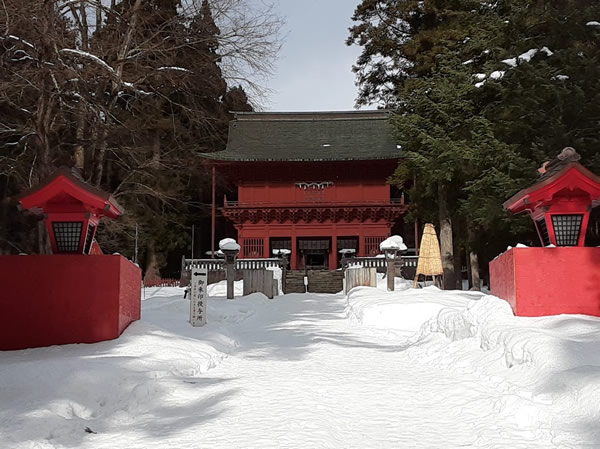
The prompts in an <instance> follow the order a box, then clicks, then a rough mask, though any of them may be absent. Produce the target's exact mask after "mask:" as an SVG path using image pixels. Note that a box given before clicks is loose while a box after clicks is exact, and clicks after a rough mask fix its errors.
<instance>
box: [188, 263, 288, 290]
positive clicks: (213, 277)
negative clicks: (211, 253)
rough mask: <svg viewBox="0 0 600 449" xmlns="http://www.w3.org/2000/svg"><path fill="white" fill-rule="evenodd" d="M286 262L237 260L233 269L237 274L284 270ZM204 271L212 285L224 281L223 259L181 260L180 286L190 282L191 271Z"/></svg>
mask: <svg viewBox="0 0 600 449" xmlns="http://www.w3.org/2000/svg"><path fill="white" fill-rule="evenodd" d="M285 266H286V260H285V259H284V258H277V257H272V258H265V259H237V260H236V261H235V269H236V271H238V272H241V271H244V270H265V269H267V268H271V267H278V268H281V269H282V270H283V269H285ZM193 268H195V269H206V270H207V271H208V273H209V276H208V282H209V283H211V284H212V283H213V282H217V281H218V280H222V279H225V278H224V277H223V276H224V273H225V260H224V259H186V258H185V257H183V258H182V260H181V281H180V284H181V285H182V286H185V285H188V284H189V282H190V273H191V270H192V269H193Z"/></svg>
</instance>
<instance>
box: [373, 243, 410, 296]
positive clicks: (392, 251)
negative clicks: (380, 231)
mask: <svg viewBox="0 0 600 449" xmlns="http://www.w3.org/2000/svg"><path fill="white" fill-rule="evenodd" d="M379 249H380V250H381V251H382V252H383V254H385V261H386V264H387V289H388V292H393V291H394V284H395V278H396V260H398V259H399V258H400V256H401V254H404V253H405V252H406V250H407V249H408V248H407V247H406V245H405V244H404V239H403V238H402V237H400V236H399V235H393V236H391V237H388V238H387V239H385V240H384V241H383V242H381V243H380V244H379Z"/></svg>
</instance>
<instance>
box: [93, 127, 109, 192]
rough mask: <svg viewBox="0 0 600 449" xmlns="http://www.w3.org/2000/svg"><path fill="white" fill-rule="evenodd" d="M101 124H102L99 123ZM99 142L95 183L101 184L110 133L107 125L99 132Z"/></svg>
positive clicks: (94, 176)
mask: <svg viewBox="0 0 600 449" xmlns="http://www.w3.org/2000/svg"><path fill="white" fill-rule="evenodd" d="M99 126H101V125H99ZM98 135H99V142H98V143H97V144H96V160H95V163H94V175H93V179H94V185H96V186H100V184H101V183H102V174H103V171H104V158H105V156H106V147H107V143H106V138H107V135H108V129H107V127H105V128H104V129H103V130H102V131H100V132H99V133H98Z"/></svg>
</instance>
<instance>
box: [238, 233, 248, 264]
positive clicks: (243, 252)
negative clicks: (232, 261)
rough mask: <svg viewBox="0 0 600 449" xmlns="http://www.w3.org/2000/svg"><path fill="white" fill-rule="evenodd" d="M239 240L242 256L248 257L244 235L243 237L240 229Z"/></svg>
mask: <svg viewBox="0 0 600 449" xmlns="http://www.w3.org/2000/svg"><path fill="white" fill-rule="evenodd" d="M237 242H238V244H239V245H240V258H244V257H247V255H246V252H245V251H244V237H242V235H241V233H240V231H238V239H237Z"/></svg>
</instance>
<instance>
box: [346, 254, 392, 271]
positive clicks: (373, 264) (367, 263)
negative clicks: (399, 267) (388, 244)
mask: <svg viewBox="0 0 600 449" xmlns="http://www.w3.org/2000/svg"><path fill="white" fill-rule="evenodd" d="M349 266H359V267H362V268H384V269H385V267H386V266H387V265H386V263H385V257H348V258H346V259H342V268H343V269H344V270H345V269H346V268H348V267H349Z"/></svg>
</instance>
